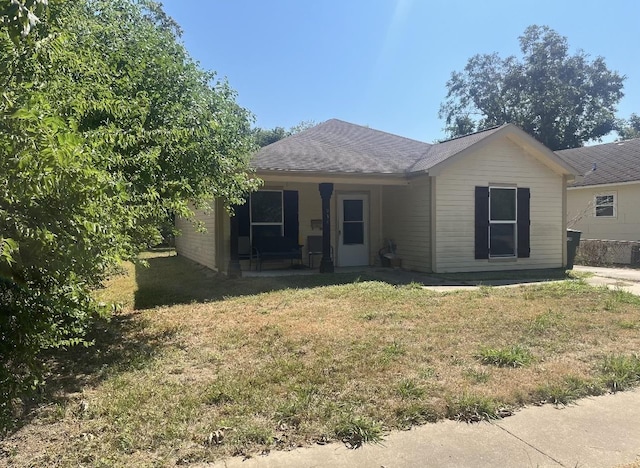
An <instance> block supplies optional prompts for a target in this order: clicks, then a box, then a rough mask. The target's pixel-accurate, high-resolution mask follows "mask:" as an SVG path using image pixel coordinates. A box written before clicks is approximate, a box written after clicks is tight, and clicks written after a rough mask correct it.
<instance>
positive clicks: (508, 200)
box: [489, 188, 516, 221]
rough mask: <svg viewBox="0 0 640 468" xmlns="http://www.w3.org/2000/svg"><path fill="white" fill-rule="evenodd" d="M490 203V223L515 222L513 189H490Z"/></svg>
mask: <svg viewBox="0 0 640 468" xmlns="http://www.w3.org/2000/svg"><path fill="white" fill-rule="evenodd" d="M489 194H490V195H489V200H490V202H491V210H490V213H491V220H492V221H515V220H516V191H515V189H500V188H492V189H491V191H490V192H489Z"/></svg>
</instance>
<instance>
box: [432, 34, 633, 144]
mask: <svg viewBox="0 0 640 468" xmlns="http://www.w3.org/2000/svg"><path fill="white" fill-rule="evenodd" d="M519 40H520V50H521V52H522V56H521V57H515V56H510V57H507V58H504V59H503V58H501V57H500V56H499V55H498V54H497V53H493V54H478V55H474V56H473V57H471V58H470V59H469V60H468V62H467V65H466V66H465V68H464V70H463V71H461V72H453V73H452V74H451V78H450V79H449V81H448V82H447V90H448V92H447V97H446V99H445V101H444V102H443V103H442V104H441V106H440V112H439V116H440V118H442V119H444V120H445V122H446V125H445V131H446V132H447V134H448V135H449V136H451V137H454V136H459V135H463V134H466V133H469V132H472V131H477V130H482V129H485V128H489V127H492V126H495V125H501V124H503V123H513V124H516V125H518V126H519V127H521V128H522V129H523V130H525V131H526V132H528V133H529V134H531V135H532V136H534V137H535V138H536V139H538V140H539V141H541V142H542V143H544V144H545V145H547V146H548V147H549V148H551V149H553V150H558V149H565V148H574V147H578V146H582V145H583V144H584V143H585V142H587V141H589V140H597V139H599V138H601V137H602V136H604V135H606V134H608V133H609V132H611V131H612V130H614V129H615V126H616V118H615V112H616V105H617V103H618V102H619V101H620V99H621V98H622V96H623V93H622V88H623V81H624V77H623V76H621V75H619V74H618V73H617V72H615V71H611V70H609V69H608V68H607V66H606V64H605V61H604V59H603V58H602V57H597V58H595V59H593V60H590V58H589V56H588V55H587V54H586V53H585V52H583V51H578V52H576V53H575V54H570V53H569V44H568V41H567V38H566V37H564V36H561V35H560V34H558V33H557V32H555V31H554V30H552V29H550V28H549V27H547V26H535V25H533V26H529V27H528V28H527V29H526V30H525V32H524V34H523V35H522V36H520V38H519Z"/></svg>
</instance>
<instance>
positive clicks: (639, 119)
mask: <svg viewBox="0 0 640 468" xmlns="http://www.w3.org/2000/svg"><path fill="white" fill-rule="evenodd" d="M616 132H617V133H618V137H619V139H620V140H630V139H632V138H640V115H638V114H631V115H630V116H629V118H628V119H620V120H619V121H618V123H617V125H616Z"/></svg>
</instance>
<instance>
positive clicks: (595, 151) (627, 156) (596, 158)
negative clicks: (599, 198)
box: [556, 138, 640, 187]
mask: <svg viewBox="0 0 640 468" xmlns="http://www.w3.org/2000/svg"><path fill="white" fill-rule="evenodd" d="M556 154H557V155H558V156H559V157H560V158H561V159H563V160H564V161H565V162H567V163H569V164H570V165H572V166H573V167H575V168H576V169H578V172H579V173H580V174H582V175H584V176H585V177H584V180H579V181H577V182H576V183H575V184H574V186H575V187H581V186H586V185H601V184H616V183H620V182H633V181H640V138H634V139H633V140H626V141H618V142H614V143H605V144H602V145H595V146H585V147H582V148H573V149H568V150H562V151H556ZM594 164H595V167H596V170H595V171H594V170H593V167H594Z"/></svg>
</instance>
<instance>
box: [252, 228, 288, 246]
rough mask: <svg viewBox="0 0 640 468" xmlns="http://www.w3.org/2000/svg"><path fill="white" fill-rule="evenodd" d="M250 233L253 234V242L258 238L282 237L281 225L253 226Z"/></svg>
mask: <svg viewBox="0 0 640 468" xmlns="http://www.w3.org/2000/svg"><path fill="white" fill-rule="evenodd" d="M251 232H252V234H253V242H254V243H255V242H256V239H258V238H260V237H279V236H281V235H282V225H281V224H258V225H256V224H254V225H253V226H251Z"/></svg>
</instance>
